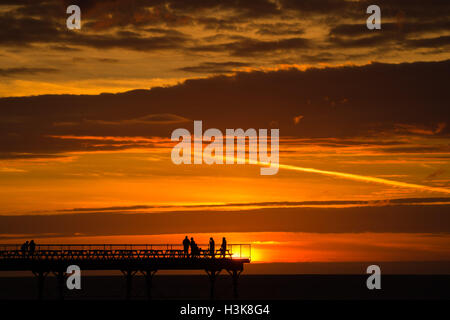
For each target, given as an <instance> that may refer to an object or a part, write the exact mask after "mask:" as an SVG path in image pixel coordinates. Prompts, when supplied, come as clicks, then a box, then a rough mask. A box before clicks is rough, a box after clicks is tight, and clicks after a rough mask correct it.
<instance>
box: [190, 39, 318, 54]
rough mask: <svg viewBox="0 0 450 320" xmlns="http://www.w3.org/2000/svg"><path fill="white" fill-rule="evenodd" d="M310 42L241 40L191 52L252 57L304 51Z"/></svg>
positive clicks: (197, 47) (303, 40) (297, 40)
mask: <svg viewBox="0 0 450 320" xmlns="http://www.w3.org/2000/svg"><path fill="white" fill-rule="evenodd" d="M310 44H311V40H308V39H305V38H300V37H294V38H287V39H280V40H271V41H265V40H258V39H251V38H243V39H240V40H237V41H233V42H228V43H222V44H213V45H205V46H196V47H193V48H192V50H193V51H200V52H223V51H228V52H229V53H230V54H231V55H233V56H241V57H245V56H253V55H258V54H267V53H275V52H277V51H289V50H294V49H297V50H298V49H306V48H308V47H310Z"/></svg>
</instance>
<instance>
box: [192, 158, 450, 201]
mask: <svg viewBox="0 0 450 320" xmlns="http://www.w3.org/2000/svg"><path fill="white" fill-rule="evenodd" d="M194 153H195V152H194ZM203 157H205V155H203ZM211 158H212V159H216V157H211ZM234 159H238V157H236V156H235V157H234ZM239 159H242V160H244V161H245V163H246V164H249V160H248V159H244V158H239ZM250 164H255V165H260V166H270V165H271V164H270V162H263V161H259V160H258V161H256V162H255V161H254V162H252V163H250ZM278 167H279V168H280V169H285V170H292V171H301V172H310V173H318V174H323V175H327V176H333V177H339V178H343V179H349V180H356V181H363V182H373V183H379V184H384V185H388V186H394V187H403V188H410V189H418V190H422V191H431V192H440V193H448V194H450V189H446V188H439V187H429V186H424V185H421V184H414V183H407V182H401V181H395V180H388V179H383V178H376V177H370V176H363V175H359V174H353V173H345V172H337V171H328V170H320V169H314V168H305V167H299V166H293V165H289V164H278Z"/></svg>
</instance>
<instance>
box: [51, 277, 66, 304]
mask: <svg viewBox="0 0 450 320" xmlns="http://www.w3.org/2000/svg"><path fill="white" fill-rule="evenodd" d="M53 274H54V275H55V276H56V281H57V285H58V299H59V300H64V280H65V279H66V273H65V272H64V271H57V272H54V273H53Z"/></svg>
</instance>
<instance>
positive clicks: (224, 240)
mask: <svg viewBox="0 0 450 320" xmlns="http://www.w3.org/2000/svg"><path fill="white" fill-rule="evenodd" d="M220 252H221V253H222V257H224V258H225V255H226V253H227V239H225V237H223V238H222V246H221V247H220Z"/></svg>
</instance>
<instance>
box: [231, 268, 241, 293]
mask: <svg viewBox="0 0 450 320" xmlns="http://www.w3.org/2000/svg"><path fill="white" fill-rule="evenodd" d="M241 272H242V270H232V271H228V273H230V275H231V278H232V280H233V298H234V299H237V298H238V297H239V296H238V279H239V275H240V274H241Z"/></svg>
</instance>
